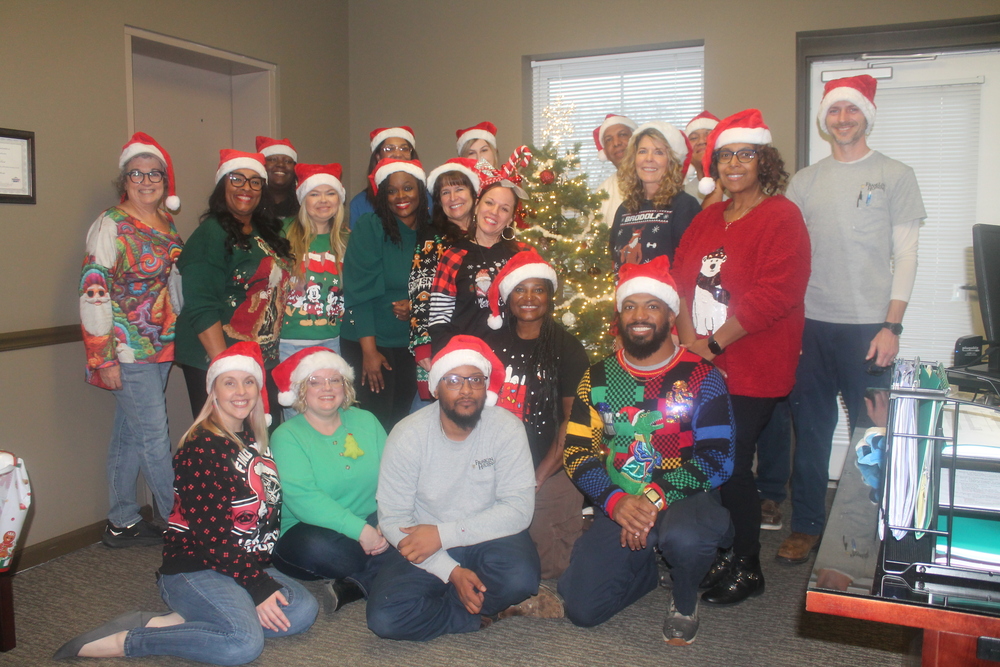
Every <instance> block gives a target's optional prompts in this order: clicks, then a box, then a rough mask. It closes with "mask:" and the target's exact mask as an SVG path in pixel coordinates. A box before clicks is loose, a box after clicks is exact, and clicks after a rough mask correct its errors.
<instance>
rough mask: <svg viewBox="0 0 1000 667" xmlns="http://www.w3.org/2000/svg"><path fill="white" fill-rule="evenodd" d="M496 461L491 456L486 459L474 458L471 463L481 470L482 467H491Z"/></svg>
mask: <svg viewBox="0 0 1000 667" xmlns="http://www.w3.org/2000/svg"><path fill="white" fill-rule="evenodd" d="M496 462H497V460H496V459H495V458H493V457H492V456H491V457H489V458H488V459H476V461H475V463H473V465H474V466H476V467H477V468H478V469H480V470H482V469H484V468H491V467H493V466H494V465H496Z"/></svg>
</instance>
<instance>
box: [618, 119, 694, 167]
mask: <svg viewBox="0 0 1000 667" xmlns="http://www.w3.org/2000/svg"><path fill="white" fill-rule="evenodd" d="M646 130H656V131H657V132H659V133H660V134H662V135H663V138H664V139H666V140H667V144H669V145H670V150H671V151H673V153H674V155H675V156H676V157H677V159H678V160H680V161H681V169H682V171H681V173H683V174H686V173H687V170H688V166H689V165H690V164H691V142H690V141H689V140H688V138H687V135H686V134H684V133H683V132H681V131H680V130H678V129H677V128H676V127H674V126H673V125H671V124H670V123H668V122H667V121H665V120H650V121H646V122H645V123H643V124H642V125H640V126H639V127H637V128H635V132H633V133H632V136H631V137H629V140H628V145H629V146H631V145H632V144H634V143H635V142H637V141H639V138H640V136H641V135H642V133H643V132H645V131H646Z"/></svg>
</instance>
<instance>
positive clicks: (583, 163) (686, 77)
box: [531, 46, 705, 189]
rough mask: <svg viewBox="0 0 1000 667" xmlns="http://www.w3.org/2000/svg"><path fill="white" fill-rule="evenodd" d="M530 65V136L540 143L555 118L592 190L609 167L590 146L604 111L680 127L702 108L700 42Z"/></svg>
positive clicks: (565, 142)
mask: <svg viewBox="0 0 1000 667" xmlns="http://www.w3.org/2000/svg"><path fill="white" fill-rule="evenodd" d="M531 68H532V82H533V92H532V119H533V127H534V136H533V141H534V143H535V144H536V145H539V146H540V145H542V144H544V143H545V138H544V136H543V132H544V130H545V129H546V128H547V127H550V126H552V119H553V118H556V119H558V120H559V121H560V125H562V126H564V127H565V128H566V130H567V131H566V132H565V134H562V136H561V146H563V147H564V148H565V149H569V148H571V147H572V146H573V144H575V143H577V142H579V143H580V144H581V155H580V169H581V170H582V171H583V172H586V174H587V180H588V183H589V184H590V187H591V189H597V187H598V186H599V185H600V184H601V182H602V181H604V179H605V178H607V177H608V175H609V174H611V172H612V171H613V170H614V167H613V165H611V163H610V162H601V161H600V160H598V158H597V149H596V147H595V146H594V138H593V132H594V128H595V127H597V126H599V125H600V124H601V122H602V121H603V120H604V117H605V116H606V115H607V114H609V113H620V114H624V115H626V116H628V117H629V118H631V119H632V120H634V121H636V122H637V123H643V122H645V121H648V120H665V121H667V122H669V123H672V124H673V125H674V126H676V127H677V128H678V129H679V130H681V131H683V130H684V125H685V124H687V122H688V121H689V120H691V119H692V118H694V117H695V116H696V115H698V114H699V113H701V111H702V109H704V88H705V86H704V69H705V48H704V47H703V46H695V47H685V48H678V49H662V50H657V51H640V52H635V53H618V54H612V55H604V56H585V57H580V58H562V59H557V60H537V61H532V63H531ZM569 128H572V129H571V131H569Z"/></svg>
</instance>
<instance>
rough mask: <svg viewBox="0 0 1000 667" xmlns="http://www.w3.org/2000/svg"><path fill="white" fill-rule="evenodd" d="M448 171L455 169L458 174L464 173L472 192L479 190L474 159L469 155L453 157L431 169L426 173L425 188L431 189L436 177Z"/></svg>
mask: <svg viewBox="0 0 1000 667" xmlns="http://www.w3.org/2000/svg"><path fill="white" fill-rule="evenodd" d="M449 171H457V172H458V173H460V174H464V175H465V176H466V177H467V178H468V179H469V180H470V181H472V193H473V194H475V193H477V192H479V172H478V171H476V161H475V160H473V159H472V158H470V157H453V158H452V159H450V160H448V161H447V162H445V163H444V164H443V165H441V166H440V167H435V168H434V169H432V170H431V173H429V174H427V189H428V190H431V191H433V190H434V184H435V183H437V179H438V178H440V177H441V175H442V174H447V173H448V172H449Z"/></svg>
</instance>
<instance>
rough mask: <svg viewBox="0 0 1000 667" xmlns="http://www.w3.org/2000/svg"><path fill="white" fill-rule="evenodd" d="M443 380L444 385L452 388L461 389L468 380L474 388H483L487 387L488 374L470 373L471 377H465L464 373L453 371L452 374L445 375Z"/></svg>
mask: <svg viewBox="0 0 1000 667" xmlns="http://www.w3.org/2000/svg"><path fill="white" fill-rule="evenodd" d="M441 381H442V382H444V386H446V387H447V388H448V389H452V390H455V389H461V388H462V387H463V386H464V385H465V383H466V382H468V383H469V386H470V387H472V388H473V389H483V388H484V387H486V376H484V375H470V376H469V377H464V376H462V375H456V374H454V373H452V374H451V375H445V376H444V377H443V378H441Z"/></svg>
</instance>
